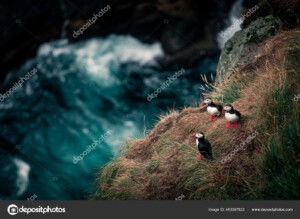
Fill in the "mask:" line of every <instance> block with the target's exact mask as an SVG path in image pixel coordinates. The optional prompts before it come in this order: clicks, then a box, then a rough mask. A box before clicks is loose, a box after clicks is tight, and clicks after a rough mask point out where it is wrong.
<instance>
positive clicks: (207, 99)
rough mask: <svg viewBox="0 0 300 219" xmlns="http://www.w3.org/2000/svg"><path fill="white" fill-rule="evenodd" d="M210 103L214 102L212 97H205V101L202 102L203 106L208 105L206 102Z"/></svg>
mask: <svg viewBox="0 0 300 219" xmlns="http://www.w3.org/2000/svg"><path fill="white" fill-rule="evenodd" d="M210 103H212V99H211V98H209V97H208V98H205V99H204V101H203V103H202V106H204V105H206V104H210Z"/></svg>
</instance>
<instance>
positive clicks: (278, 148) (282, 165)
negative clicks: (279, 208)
mask: <svg viewBox="0 0 300 219" xmlns="http://www.w3.org/2000/svg"><path fill="white" fill-rule="evenodd" d="M299 119H300V118H299V113H298V114H296V115H295V116H294V117H293V120H292V122H291V123H290V124H289V125H288V126H287V127H286V128H285V129H284V130H283V131H282V132H281V133H279V134H277V135H276V136H272V137H270V139H269V140H268V145H267V147H266V150H265V159H264V163H263V174H264V175H265V177H266V179H265V180H266V182H267V185H266V188H265V191H264V192H263V197H264V198H265V199H300V144H299V142H300V129H299V127H300V122H299Z"/></svg>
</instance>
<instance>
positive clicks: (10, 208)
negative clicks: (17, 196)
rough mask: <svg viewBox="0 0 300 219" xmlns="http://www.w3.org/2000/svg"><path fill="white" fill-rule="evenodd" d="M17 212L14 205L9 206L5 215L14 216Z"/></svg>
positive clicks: (16, 207)
mask: <svg viewBox="0 0 300 219" xmlns="http://www.w3.org/2000/svg"><path fill="white" fill-rule="evenodd" d="M18 212H19V209H18V206H16V205H14V204H11V205H9V206H8V207H7V213H8V214H10V215H16V214H18Z"/></svg>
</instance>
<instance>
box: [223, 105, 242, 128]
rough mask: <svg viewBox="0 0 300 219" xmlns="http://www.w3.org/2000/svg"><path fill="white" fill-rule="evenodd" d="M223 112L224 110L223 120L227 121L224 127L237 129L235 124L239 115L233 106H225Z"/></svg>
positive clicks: (239, 117)
mask: <svg viewBox="0 0 300 219" xmlns="http://www.w3.org/2000/svg"><path fill="white" fill-rule="evenodd" d="M224 110H225V119H226V120H227V121H228V123H227V124H226V125H225V126H226V127H230V126H232V127H237V126H238V123H237V122H238V121H239V120H240V119H241V113H240V112H239V111H237V110H235V109H234V108H233V106H232V105H230V104H226V105H225V107H224ZM232 123H234V124H232Z"/></svg>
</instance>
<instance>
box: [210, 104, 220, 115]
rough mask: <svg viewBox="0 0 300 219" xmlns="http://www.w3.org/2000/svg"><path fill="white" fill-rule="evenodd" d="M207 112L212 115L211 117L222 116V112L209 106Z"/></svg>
mask: <svg viewBox="0 0 300 219" xmlns="http://www.w3.org/2000/svg"><path fill="white" fill-rule="evenodd" d="M207 112H208V113H209V115H211V116H217V115H220V112H219V110H218V109H217V107H211V106H208V107H207Z"/></svg>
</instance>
